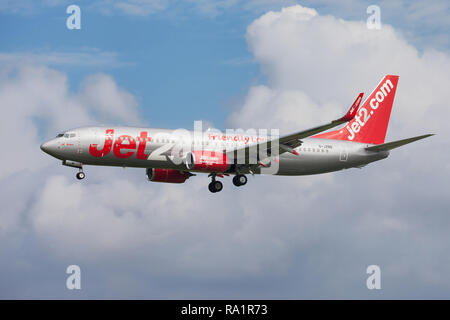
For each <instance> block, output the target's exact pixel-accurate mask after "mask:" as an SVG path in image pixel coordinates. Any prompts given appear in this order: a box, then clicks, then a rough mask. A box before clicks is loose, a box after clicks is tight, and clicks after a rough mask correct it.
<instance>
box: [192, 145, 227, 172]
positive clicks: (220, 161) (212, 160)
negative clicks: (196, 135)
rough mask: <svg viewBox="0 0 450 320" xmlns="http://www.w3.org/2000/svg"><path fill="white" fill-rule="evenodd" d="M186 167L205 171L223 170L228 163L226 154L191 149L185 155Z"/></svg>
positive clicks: (225, 169)
mask: <svg viewBox="0 0 450 320" xmlns="http://www.w3.org/2000/svg"><path fill="white" fill-rule="evenodd" d="M185 163H186V168H188V169H189V170H198V171H205V172H225V171H227V169H228V167H229V165H228V161H227V155H226V154H225V153H223V152H217V151H208V150H202V151H192V152H189V153H188V154H187V155H186V158H185Z"/></svg>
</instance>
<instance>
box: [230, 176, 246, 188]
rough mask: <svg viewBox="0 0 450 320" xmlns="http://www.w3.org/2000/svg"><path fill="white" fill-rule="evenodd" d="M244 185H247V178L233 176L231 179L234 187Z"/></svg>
mask: <svg viewBox="0 0 450 320" xmlns="http://www.w3.org/2000/svg"><path fill="white" fill-rule="evenodd" d="M246 183H247V177H246V176H245V175H243V174H238V175H236V176H234V178H233V184H234V185H235V186H236V187H240V186H243V185H244V184H246Z"/></svg>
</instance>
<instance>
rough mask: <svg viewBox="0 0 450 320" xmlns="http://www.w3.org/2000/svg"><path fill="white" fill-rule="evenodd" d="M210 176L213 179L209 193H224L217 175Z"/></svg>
mask: <svg viewBox="0 0 450 320" xmlns="http://www.w3.org/2000/svg"><path fill="white" fill-rule="evenodd" d="M210 176H211V177H212V178H211V180H212V181H211V183H210V184H209V185H208V189H209V191H211V192H212V193H216V192H219V191H222V189H223V184H222V182H220V181H217V180H216V175H215V174H211V175H210Z"/></svg>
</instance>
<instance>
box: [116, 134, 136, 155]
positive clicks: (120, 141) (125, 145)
mask: <svg viewBox="0 0 450 320" xmlns="http://www.w3.org/2000/svg"><path fill="white" fill-rule="evenodd" d="M124 140H128V143H123V141H124ZM122 149H124V150H134V149H136V141H135V140H134V139H133V138H132V137H131V136H127V135H123V136H120V137H119V138H118V139H117V140H116V142H114V148H113V152H114V155H115V156H116V157H117V158H121V159H124V158H129V157H131V156H132V155H133V154H134V151H129V152H125V153H122V152H121V150H122Z"/></svg>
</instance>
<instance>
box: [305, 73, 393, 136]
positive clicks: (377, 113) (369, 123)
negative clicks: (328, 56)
mask: <svg viewBox="0 0 450 320" xmlns="http://www.w3.org/2000/svg"><path fill="white" fill-rule="evenodd" d="M397 83H398V76H393V75H387V76H385V77H384V78H383V79H382V80H381V82H380V83H379V84H378V86H377V87H376V88H375V90H373V92H372V93H371V94H370V95H369V97H368V98H367V99H366V100H365V101H364V103H363V104H362V105H361V107H360V108H359V110H358V113H357V115H356V116H355V118H354V119H353V120H351V121H350V122H349V123H347V125H346V126H345V127H343V128H341V129H339V130H335V131H330V132H326V133H322V134H319V135H316V136H314V138H322V139H336V140H348V141H354V142H363V143H370V144H381V143H384V139H385V137H386V132H387V128H388V124H389V117H390V115H391V110H392V104H393V102H394V96H395V91H396V90H397ZM357 100H358V99H357ZM354 104H356V101H355V103H354Z"/></svg>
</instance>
